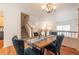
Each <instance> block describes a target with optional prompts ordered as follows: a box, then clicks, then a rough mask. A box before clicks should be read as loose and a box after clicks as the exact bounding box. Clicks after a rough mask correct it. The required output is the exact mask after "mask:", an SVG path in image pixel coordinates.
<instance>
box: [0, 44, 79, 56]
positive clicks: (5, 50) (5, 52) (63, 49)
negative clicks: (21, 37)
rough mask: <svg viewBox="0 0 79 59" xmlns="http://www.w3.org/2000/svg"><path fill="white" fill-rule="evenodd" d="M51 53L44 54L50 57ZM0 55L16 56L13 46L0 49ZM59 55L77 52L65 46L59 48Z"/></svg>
mask: <svg viewBox="0 0 79 59" xmlns="http://www.w3.org/2000/svg"><path fill="white" fill-rule="evenodd" d="M25 45H26V46H25V47H26V48H27V47H28V45H27V44H25ZM52 54H53V53H52V52H51V51H48V52H46V55H52ZM0 55H16V51H15V49H14V47H13V46H10V47H7V48H1V49H0ZM61 55H79V52H78V51H76V50H75V49H73V48H69V47H66V46H62V47H61Z"/></svg>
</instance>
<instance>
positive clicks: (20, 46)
mask: <svg viewBox="0 0 79 59" xmlns="http://www.w3.org/2000/svg"><path fill="white" fill-rule="evenodd" d="M12 42H13V45H14V48H15V50H16V53H17V54H18V55H24V41H23V40H18V37H17V36H14V37H13V38H12Z"/></svg>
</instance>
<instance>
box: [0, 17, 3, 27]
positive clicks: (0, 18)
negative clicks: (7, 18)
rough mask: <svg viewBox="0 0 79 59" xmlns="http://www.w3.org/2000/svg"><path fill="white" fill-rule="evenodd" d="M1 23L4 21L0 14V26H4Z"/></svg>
mask: <svg viewBox="0 0 79 59" xmlns="http://www.w3.org/2000/svg"><path fill="white" fill-rule="evenodd" d="M3 23H4V20H3V17H2V16H0V26H4V25H3Z"/></svg>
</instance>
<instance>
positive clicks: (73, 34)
mask: <svg viewBox="0 0 79 59" xmlns="http://www.w3.org/2000/svg"><path fill="white" fill-rule="evenodd" d="M55 32H58V34H64V35H65V37H71V38H78V32H76V31H55Z"/></svg>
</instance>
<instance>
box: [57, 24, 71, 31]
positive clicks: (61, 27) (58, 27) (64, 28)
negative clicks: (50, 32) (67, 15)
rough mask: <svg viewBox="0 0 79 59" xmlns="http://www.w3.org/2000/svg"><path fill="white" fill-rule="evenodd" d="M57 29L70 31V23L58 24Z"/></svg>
mask: <svg viewBox="0 0 79 59" xmlns="http://www.w3.org/2000/svg"><path fill="white" fill-rule="evenodd" d="M56 30H57V31H70V25H58V26H57V27H56Z"/></svg>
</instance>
